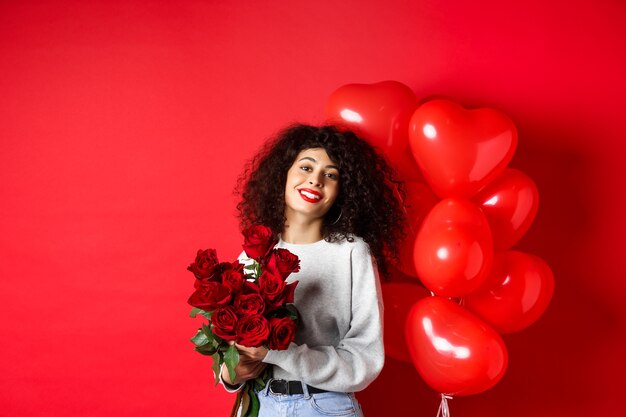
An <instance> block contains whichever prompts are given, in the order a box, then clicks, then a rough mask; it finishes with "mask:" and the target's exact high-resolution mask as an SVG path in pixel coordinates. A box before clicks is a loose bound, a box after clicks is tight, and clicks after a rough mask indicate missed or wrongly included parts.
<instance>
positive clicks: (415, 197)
mask: <svg viewBox="0 0 626 417" xmlns="http://www.w3.org/2000/svg"><path fill="white" fill-rule="evenodd" d="M404 190H405V194H406V195H405V197H404V199H403V200H402V203H403V206H404V209H405V210H406V217H407V228H406V236H405V238H404V240H403V241H402V243H401V244H400V253H399V258H400V259H399V263H398V265H396V267H397V268H398V269H399V270H400V271H402V272H404V273H405V274H406V275H410V276H413V277H417V271H416V269H415V263H414V261H413V253H414V250H415V249H414V248H415V240H416V239H417V232H418V231H419V229H420V226H421V225H422V222H423V221H424V218H425V217H426V215H427V214H428V212H429V211H430V210H431V209H432V208H433V207H434V206H435V204H437V202H438V201H439V199H438V198H437V196H436V195H435V194H434V193H433V191H432V190H431V189H430V187H429V186H428V185H426V184H425V183H423V182H416V181H407V182H406V183H405V184H404Z"/></svg>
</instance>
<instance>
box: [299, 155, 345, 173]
mask: <svg viewBox="0 0 626 417" xmlns="http://www.w3.org/2000/svg"><path fill="white" fill-rule="evenodd" d="M304 159H308V160H309V161H313V162H315V163H316V164H317V161H316V160H315V159H314V158H311V157H310V156H305V157H303V158H300V160H299V161H298V162H300V161H302V160H304ZM326 168H335V169H336V170H337V171H339V167H338V166H337V165H326Z"/></svg>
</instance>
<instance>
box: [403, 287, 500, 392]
mask: <svg viewBox="0 0 626 417" xmlns="http://www.w3.org/2000/svg"><path fill="white" fill-rule="evenodd" d="M406 340H407V343H408V345H409V352H410V353H411V358H412V359H413V364H414V365H415V368H416V369H417V371H418V372H419V374H420V375H421V376H422V378H423V379H424V381H426V383H427V384H428V385H430V386H431V387H432V388H433V389H434V390H435V391H437V392H441V393H444V394H449V395H471V394H478V393H479V392H483V391H485V390H487V389H489V388H491V387H492V386H494V385H495V384H496V383H497V382H498V381H499V380H500V379H501V378H502V376H503V375H504V372H505V370H506V367H507V363H508V354H507V350H506V346H505V345H504V342H503V341H502V338H501V337H500V335H499V334H498V333H497V332H496V331H495V330H493V329H491V328H490V327H489V326H488V325H486V324H485V323H483V322H482V321H481V320H480V319H478V318H477V317H475V316H473V315H472V314H471V313H469V312H468V311H466V310H465V309H463V308H462V307H459V306H458V305H456V304H455V303H453V302H452V301H449V300H447V299H445V298H442V297H437V296H435V297H426V298H423V299H421V300H419V301H418V302H417V303H415V305H414V306H413V307H412V308H411V310H410V311H409V314H408V316H407V325H406Z"/></svg>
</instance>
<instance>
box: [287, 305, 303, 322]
mask: <svg viewBox="0 0 626 417" xmlns="http://www.w3.org/2000/svg"><path fill="white" fill-rule="evenodd" d="M285 308H286V309H287V316H288V317H289V318H290V319H291V320H294V321H295V322H298V320H299V319H300V313H298V309H297V308H296V306H295V305H293V304H287V305H286V306H285Z"/></svg>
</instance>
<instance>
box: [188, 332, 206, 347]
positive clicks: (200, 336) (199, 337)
mask: <svg viewBox="0 0 626 417" xmlns="http://www.w3.org/2000/svg"><path fill="white" fill-rule="evenodd" d="M189 340H191V341H192V342H193V344H194V345H196V346H204V345H206V344H208V343H209V342H210V340H209V338H208V337H207V335H206V334H205V333H204V332H203V331H202V330H200V329H198V333H196V335H195V336H194V337H192V338H191V339H189Z"/></svg>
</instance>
